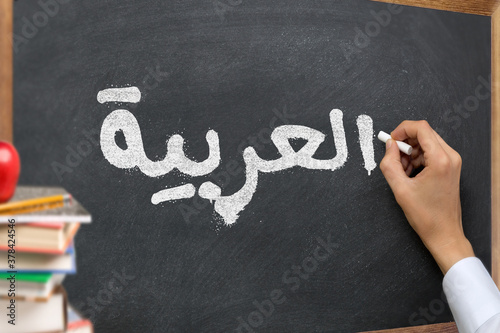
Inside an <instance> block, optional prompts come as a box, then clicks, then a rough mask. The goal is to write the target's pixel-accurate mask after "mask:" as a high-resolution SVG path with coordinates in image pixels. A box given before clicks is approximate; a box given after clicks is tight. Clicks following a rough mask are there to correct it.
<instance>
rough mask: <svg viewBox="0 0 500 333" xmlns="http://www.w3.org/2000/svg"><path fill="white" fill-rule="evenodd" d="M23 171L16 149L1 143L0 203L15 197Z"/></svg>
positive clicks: (6, 143) (3, 142) (8, 144)
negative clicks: (20, 174)
mask: <svg viewBox="0 0 500 333" xmlns="http://www.w3.org/2000/svg"><path fill="white" fill-rule="evenodd" d="M20 171H21V162H20V161H19V154H18V153H17V150H16V148H14V146H13V145H12V144H10V143H8V142H5V141H0V202H6V201H8V200H9V199H10V198H12V196H13V195H14V191H15V190H16V185H17V180H18V179H19V173H20Z"/></svg>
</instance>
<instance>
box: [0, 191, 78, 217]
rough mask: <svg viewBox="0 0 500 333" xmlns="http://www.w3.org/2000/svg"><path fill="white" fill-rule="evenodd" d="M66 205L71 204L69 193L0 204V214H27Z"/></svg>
mask: <svg viewBox="0 0 500 333" xmlns="http://www.w3.org/2000/svg"><path fill="white" fill-rule="evenodd" d="M68 205H71V195H70V194H61V195H53V196H50V197H43V198H36V199H29V200H23V201H16V202H9V203H5V204H0V215H18V214H28V213H32V212H36V211H41V210H48V209H54V208H60V207H64V206H68Z"/></svg>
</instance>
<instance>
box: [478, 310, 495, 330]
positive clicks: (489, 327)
mask: <svg viewBox="0 0 500 333" xmlns="http://www.w3.org/2000/svg"><path fill="white" fill-rule="evenodd" d="M498 332H500V313H499V314H497V315H495V316H493V317H492V318H491V319H489V320H488V321H487V322H485V323H484V324H483V325H481V327H479V329H478V330H477V333H498Z"/></svg>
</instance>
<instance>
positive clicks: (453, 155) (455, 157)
mask: <svg viewBox="0 0 500 333" xmlns="http://www.w3.org/2000/svg"><path fill="white" fill-rule="evenodd" d="M434 135H435V136H436V138H437V140H438V142H439V144H440V145H441V147H443V149H444V151H446V154H447V155H448V157H449V159H450V162H451V165H452V166H453V167H454V168H458V170H459V171H460V169H461V167H462V157H460V154H459V153H457V152H456V151H455V150H454V149H453V148H451V147H450V146H449V145H448V144H447V143H446V142H445V141H444V140H443V138H441V136H440V135H439V134H438V133H437V132H436V131H434Z"/></svg>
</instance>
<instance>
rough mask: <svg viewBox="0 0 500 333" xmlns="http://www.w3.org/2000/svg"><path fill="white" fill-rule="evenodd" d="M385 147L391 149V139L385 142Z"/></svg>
mask: <svg viewBox="0 0 500 333" xmlns="http://www.w3.org/2000/svg"><path fill="white" fill-rule="evenodd" d="M386 146H387V149H389V148H391V146H392V140H391V139H389V140H387V143H386Z"/></svg>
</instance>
